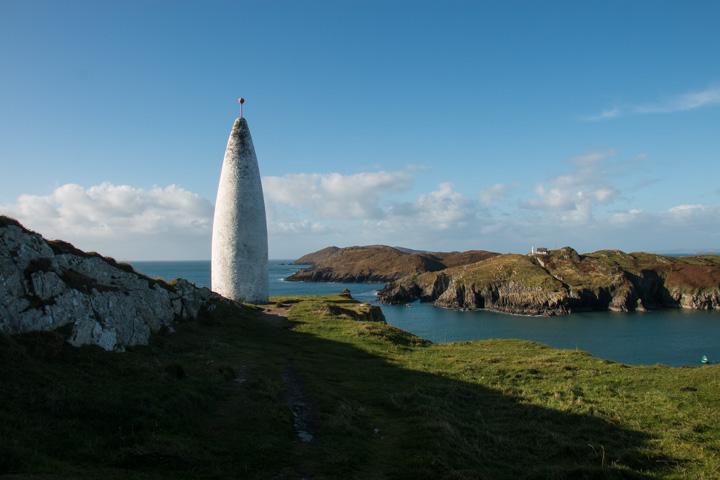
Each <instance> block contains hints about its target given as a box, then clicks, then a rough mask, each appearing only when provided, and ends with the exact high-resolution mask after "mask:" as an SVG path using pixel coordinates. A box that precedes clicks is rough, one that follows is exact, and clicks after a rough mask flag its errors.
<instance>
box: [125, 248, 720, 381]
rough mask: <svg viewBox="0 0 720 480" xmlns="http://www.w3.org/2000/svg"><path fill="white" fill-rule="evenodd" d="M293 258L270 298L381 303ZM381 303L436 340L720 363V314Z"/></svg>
mask: <svg viewBox="0 0 720 480" xmlns="http://www.w3.org/2000/svg"><path fill="white" fill-rule="evenodd" d="M291 262H292V260H271V261H270V264H269V273H270V296H281V295H321V294H328V293H340V292H341V291H342V290H343V289H345V288H349V289H350V291H351V293H352V296H353V298H355V299H357V300H359V301H362V302H369V303H372V304H375V305H379V304H378V303H377V302H376V295H377V291H378V290H379V289H381V288H382V287H383V286H384V284H381V283H302V282H286V281H284V278H286V277H288V276H289V275H291V274H292V273H293V272H295V271H297V270H299V269H300V268H303V267H302V266H297V265H290V263H291ZM131 263H132V265H133V266H134V267H135V269H136V270H138V271H139V272H142V273H144V274H146V275H148V276H150V277H160V278H163V279H165V280H172V279H175V278H178V277H180V278H186V279H188V280H189V281H191V282H193V283H195V284H196V285H198V286H206V287H210V262H209V261H197V262H131ZM380 307H381V308H382V310H383V313H384V314H385V318H386V319H387V321H388V323H389V324H391V325H394V326H396V327H398V328H401V329H403V330H406V331H408V332H411V333H414V334H415V335H418V336H420V337H422V338H425V339H427V340H430V341H432V342H435V343H443V342H457V341H468V340H484V339H489V338H520V339H524V340H532V341H535V342H540V343H544V344H546V345H550V346H551V347H555V348H569V349H579V350H584V351H587V352H590V353H591V354H592V355H594V356H596V357H598V358H603V359H607V360H612V361H615V362H620V363H625V364H629V365H655V364H658V363H660V364H663V365H668V366H674V367H681V366H699V365H701V364H700V359H701V358H702V356H703V355H707V357H708V358H709V359H710V360H711V363H714V362H713V361H714V360H720V311H709V312H707V311H688V310H674V309H672V310H657V311H652V312H632V313H615V312H589V313H575V314H572V315H565V316H561V317H549V318H546V317H525V316H518V315H506V314H500V313H494V312H488V311H465V312H461V311H456V310H448V309H443V308H438V307H435V306H432V305H428V304H423V303H420V302H415V303H412V304H411V305H410V307H407V306H404V305H403V306H389V305H380Z"/></svg>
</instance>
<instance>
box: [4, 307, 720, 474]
mask: <svg viewBox="0 0 720 480" xmlns="http://www.w3.org/2000/svg"><path fill="white" fill-rule="evenodd" d="M273 301H275V302H282V303H283V304H286V305H290V306H291V308H289V317H288V319H281V318H279V317H276V318H275V320H276V322H268V321H266V320H263V319H261V318H260V317H259V316H258V313H259V312H258V310H257V309H256V308H254V307H252V306H248V307H247V308H245V309H244V310H239V309H233V308H230V307H227V306H224V305H218V307H217V309H216V310H215V311H213V312H212V313H206V314H204V315H203V316H202V318H201V320H199V321H194V322H187V323H184V324H180V325H177V326H176V328H175V330H176V331H175V332H174V333H171V332H169V331H163V332H161V333H159V334H158V335H156V336H155V337H154V339H153V342H152V344H151V345H149V346H143V347H133V348H131V349H129V350H128V351H127V352H124V353H109V352H104V351H102V350H101V349H99V348H95V347H83V348H74V347H71V346H69V345H67V344H66V343H65V342H63V340H62V338H63V337H62V335H61V334H60V333H42V334H41V333H33V334H24V335H18V336H0V475H3V474H4V475H6V477H5V476H4V477H3V478H8V479H13V478H15V479H55V478H58V479H59V478H103V479H108V480H109V479H116V478H117V479H119V478H123V479H124V478H132V479H134V478H136V479H159V478H173V479H185V478H188V479H190V478H193V479H194V478H252V479H274V478H275V479H300V478H313V479H322V478H343V479H345V478H357V479H384V478H392V479H426V478H427V479H436V478H447V479H523V478H525V479H565V478H567V479H584V478H588V479H595V478H635V479H650V478H667V479H681V478H688V479H717V478H720V421H719V420H720V366H707V367H699V368H669V367H663V366H655V367H635V366H626V365H622V364H617V363H613V362H609V361H605V360H600V359H596V358H594V357H592V356H590V355H589V354H587V353H585V352H581V351H573V350H557V349H553V348H549V347H547V346H544V345H540V344H537V343H532V342H526V341H519V340H487V341H480V342H463V343H453V344H440V345H434V344H431V343H430V342H427V341H424V340H422V339H420V338H418V337H415V336H413V335H411V334H408V333H406V332H404V331H401V330H398V329H396V328H394V327H390V326H387V325H384V324H381V323H372V322H359V321H354V320H350V319H347V318H338V317H336V316H333V315H332V314H331V312H332V311H337V309H333V308H330V306H331V305H333V304H341V306H342V307H344V308H355V306H354V305H353V303H352V302H351V301H350V300H347V299H345V298H343V297H340V296H325V297H283V298H274V299H273ZM286 310H287V309H286ZM298 433H301V434H302V437H301V436H299V435H298ZM310 437H312V440H310V441H304V440H308V439H310Z"/></svg>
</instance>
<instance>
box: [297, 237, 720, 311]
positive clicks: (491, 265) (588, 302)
mask: <svg viewBox="0 0 720 480" xmlns="http://www.w3.org/2000/svg"><path fill="white" fill-rule="evenodd" d="M301 261H302V262H306V263H312V265H311V266H310V267H308V268H305V269H302V270H300V271H298V272H296V273H295V274H293V275H292V276H290V277H289V278H287V280H290V281H306V282H357V283H362V282H365V283H387V285H386V286H385V287H384V288H383V289H382V290H381V291H380V292H379V294H378V301H379V302H380V303H384V304H389V305H397V304H405V303H411V302H413V301H415V300H420V301H422V302H427V303H433V304H434V305H437V306H440V307H446V308H457V309H470V310H473V309H491V310H495V311H499V312H505V313H513V314H522V315H564V314H568V313H572V312H579V311H590V310H613V311H620V312H627V311H635V310H640V311H642V310H650V309H658V308H687V309H701V310H709V309H718V308H720V257H718V256H716V255H702V256H686V257H669V256H663V255H657V254H652V253H645V252H634V253H625V252H622V251H619V250H600V251H597V252H593V253H587V254H583V255H581V254H578V253H577V252H576V251H575V250H574V249H572V248H571V247H563V248H560V249H557V250H551V251H550V252H547V253H545V252H544V251H543V253H538V254H527V255H521V254H499V253H494V252H488V251H484V250H471V251H467V252H449V253H445V252H419V251H415V250H409V249H406V248H400V247H389V246H385V245H372V246H364V247H363V246H356V247H346V248H337V247H328V248H325V249H323V250H320V251H318V252H314V253H312V254H308V255H306V256H304V257H302V258H301V259H299V260H298V261H296V263H302V262H301Z"/></svg>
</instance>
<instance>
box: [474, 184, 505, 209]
mask: <svg viewBox="0 0 720 480" xmlns="http://www.w3.org/2000/svg"><path fill="white" fill-rule="evenodd" d="M506 191H507V186H505V185H504V184H502V183H496V184H495V185H493V186H492V187H490V188H486V189H484V190H480V191H479V192H478V198H479V199H480V202H482V204H483V205H490V204H491V203H492V202H494V201H498V200H504V199H505V196H506Z"/></svg>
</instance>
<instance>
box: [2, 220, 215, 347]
mask: <svg viewBox="0 0 720 480" xmlns="http://www.w3.org/2000/svg"><path fill="white" fill-rule="evenodd" d="M213 300H224V299H223V298H222V297H220V296H219V295H217V294H215V293H213V292H211V291H210V290H209V289H207V288H197V287H195V286H194V285H193V284H191V283H189V282H188V281H187V280H182V279H178V280H176V281H174V282H172V283H171V284H168V283H165V282H163V281H159V280H154V279H150V278H148V277H145V276H143V275H141V274H139V273H137V272H135V271H134V270H133V268H132V266H130V265H128V264H119V263H117V262H116V261H115V260H113V259H111V258H106V257H102V256H100V255H98V254H95V253H85V252H82V251H80V250H78V249H76V248H75V247H73V246H72V245H70V244H68V243H66V242H62V241H52V242H48V241H46V240H45V239H44V238H43V237H42V236H41V235H39V234H37V233H34V232H31V231H28V230H27V229H25V228H23V227H22V225H20V223H18V222H17V221H15V220H13V219H10V218H8V217H0V332H3V333H10V334H13V333H22V332H27V331H33V330H56V329H58V328H60V327H66V326H67V330H68V332H69V333H68V341H69V342H70V343H71V344H73V345H76V346H79V345H87V344H95V345H99V346H100V347H102V348H104V349H105V350H116V351H122V350H124V348H125V347H127V346H131V345H138V344H146V343H147V342H148V339H149V338H150V335H151V334H152V333H153V332H156V331H158V330H159V329H160V328H162V327H163V326H167V327H171V325H172V323H173V322H174V321H175V320H176V319H178V318H187V319H192V318H196V317H197V316H198V314H199V313H200V312H201V310H202V309H204V308H208V309H212V308H213V303H212V301H213Z"/></svg>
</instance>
